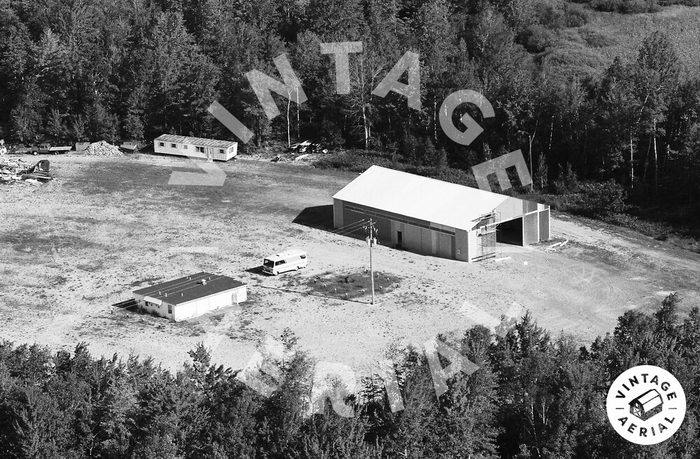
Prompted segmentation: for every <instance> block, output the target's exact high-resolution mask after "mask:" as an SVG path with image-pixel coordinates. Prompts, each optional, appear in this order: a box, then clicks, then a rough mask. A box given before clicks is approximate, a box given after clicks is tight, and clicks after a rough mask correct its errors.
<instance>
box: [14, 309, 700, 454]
mask: <svg viewBox="0 0 700 459" xmlns="http://www.w3.org/2000/svg"><path fill="white" fill-rule="evenodd" d="M677 308H678V300H677V298H676V297H675V296H670V297H669V298H667V299H666V300H665V301H664V302H663V304H662V306H661V307H660V308H659V310H658V311H657V312H656V313H655V314H653V315H645V314H643V313H639V312H635V311H628V312H626V313H625V314H624V315H622V316H621V317H620V318H619V320H618V324H617V327H616V328H615V331H614V333H613V334H611V335H606V336H605V337H603V338H598V339H596V340H595V341H594V342H593V343H592V344H591V345H590V346H589V347H582V348H579V347H577V345H576V344H575V343H574V341H573V340H572V339H571V338H568V337H565V336H561V337H559V338H556V339H553V338H551V337H550V336H549V334H548V333H546V332H545V331H543V330H542V329H541V328H540V327H538V326H537V324H536V323H533V321H532V319H531V318H530V316H529V315H526V316H525V317H523V318H522V319H521V320H520V321H518V322H517V323H516V324H514V325H512V326H511V327H510V329H508V331H507V333H505V334H499V335H500V336H495V335H493V334H492V333H491V332H490V331H489V330H488V329H486V328H484V327H474V328H472V329H470V330H469V331H467V332H466V333H465V334H464V336H463V337H462V339H461V341H460V342H456V343H450V345H451V346H452V347H454V348H455V349H460V352H461V353H462V354H463V355H464V356H466V357H467V358H469V359H470V360H471V361H472V362H474V363H476V364H477V365H478V366H479V367H480V368H479V369H478V370H477V371H476V372H474V373H472V374H471V375H469V376H466V374H465V373H459V374H458V375H457V376H455V377H453V378H452V379H451V380H449V384H448V391H447V392H446V393H445V394H443V395H442V396H441V397H440V399H439V400H437V399H436V395H435V390H434V388H433V380H432V377H431V373H430V370H429V366H428V364H427V362H426V359H425V357H424V356H423V355H422V354H420V353H419V352H417V351H416V350H415V349H410V348H409V349H404V350H403V351H401V352H398V353H396V354H395V355H394V356H393V357H394V359H398V360H395V362H398V363H397V364H396V370H397V373H398V375H399V377H398V381H399V388H400V391H401V394H402V396H403V403H404V406H405V409H404V410H403V411H397V412H395V413H392V412H391V410H390V409H389V404H388V397H387V394H386V392H384V391H383V389H382V387H381V386H380V385H379V384H378V383H377V379H376V378H368V379H366V380H364V383H363V387H364V390H363V392H362V393H361V394H360V395H359V396H358V397H357V398H355V396H350V397H349V398H348V399H347V400H346V401H347V403H348V404H349V405H351V406H353V407H354V409H353V410H352V411H353V412H354V415H352V416H351V417H341V416H338V415H337V414H335V412H334V411H333V409H331V406H330V401H329V402H328V403H327V409H326V413H325V414H315V415H313V416H307V415H305V413H307V412H308V405H307V403H308V402H307V400H308V399H309V397H310V395H311V382H312V379H313V376H312V372H313V362H312V361H311V360H310V359H309V358H308V357H307V356H306V355H305V354H304V353H303V352H302V351H300V350H298V349H297V348H296V345H295V339H294V337H293V336H292V335H290V334H286V335H285V338H284V341H285V345H286V346H287V347H288V349H289V350H290V356H289V358H288V359H287V360H286V361H285V363H284V364H283V366H282V371H281V378H280V379H279V383H280V384H279V387H278V389H277V390H276V391H275V392H274V393H273V394H272V396H271V397H269V398H264V397H262V396H261V395H259V394H258V393H257V392H255V391H254V390H253V389H250V388H249V387H248V386H246V385H244V384H243V383H241V382H240V381H239V380H238V379H236V378H235V376H236V372H233V371H231V370H229V369H223V368H221V367H220V366H216V365H214V364H212V363H211V362H210V359H209V355H208V353H207V351H206V350H205V349H203V348H202V347H201V346H200V347H199V348H198V349H197V350H195V351H193V352H191V356H192V363H191V364H187V365H185V367H184V369H183V370H182V371H180V372H178V373H177V374H176V375H173V374H171V373H169V372H168V371H165V370H163V369H161V368H160V367H159V366H156V365H155V364H154V363H153V362H152V361H150V360H145V361H139V360H138V359H137V358H136V357H130V358H129V359H128V360H126V361H122V360H120V359H118V358H117V357H116V356H115V357H114V358H112V359H104V358H103V359H99V360H96V359H93V358H92V357H91V356H90V355H89V353H88V351H87V349H86V347H85V346H84V345H79V346H78V347H77V348H76V350H75V352H74V353H69V352H64V351H60V352H58V353H55V354H52V353H51V352H49V351H48V350H46V349H44V348H41V347H39V346H27V345H22V346H13V345H12V344H10V343H8V342H5V343H2V344H0V456H2V457H8V458H13V457H87V456H90V457H154V458H155V457H495V456H500V457H511V458H515V457H519V458H527V457H532V458H555V457H556V458H565V457H590V458H607V457H609V458H613V457H639V458H645V457H646V458H652V457H654V458H656V457H675V458H690V457H698V455H699V454H700V435H698V434H699V430H698V427H699V426H698V421H699V420H700V406H699V405H698V402H700V399H699V397H700V316H699V313H698V309H697V308H694V309H693V310H692V311H691V312H690V314H689V316H687V317H686V318H679V317H678V310H677ZM446 364H447V362H445V365H446ZM639 364H651V365H657V366H660V367H662V368H665V369H667V370H668V371H670V372H671V373H672V374H674V375H675V376H676V378H678V380H679V381H680V383H681V385H682V386H683V388H684V390H685V394H686V396H687V399H688V411H687V414H686V418H685V421H684V423H683V425H682V426H681V428H680V430H679V431H678V432H677V433H676V434H675V435H674V436H673V437H672V438H671V439H669V440H667V441H666V442H663V443H661V444H658V445H655V446H638V445H635V444H633V443H630V442H628V441H626V440H624V439H622V437H620V436H619V435H618V434H617V433H616V432H615V431H614V430H613V429H612V427H611V426H610V424H609V422H608V419H607V416H606V411H605V398H606V395H607V391H608V388H609V386H610V384H611V383H612V381H613V380H614V379H615V378H616V377H617V375H619V374H620V373H622V372H623V371H624V370H626V369H627V368H629V367H632V366H635V365H639Z"/></svg>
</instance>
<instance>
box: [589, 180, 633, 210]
mask: <svg viewBox="0 0 700 459" xmlns="http://www.w3.org/2000/svg"><path fill="white" fill-rule="evenodd" d="M579 194H580V197H579V202H578V207H579V209H578V210H579V211H580V212H581V213H590V214H592V215H600V214H606V213H609V212H623V211H624V210H625V209H626V208H627V205H626V204H625V200H626V199H627V193H626V192H625V190H624V188H622V186H621V185H620V184H619V183H617V182H616V181H614V180H612V179H611V180H608V181H607V182H587V183H584V184H582V185H580V193H579Z"/></svg>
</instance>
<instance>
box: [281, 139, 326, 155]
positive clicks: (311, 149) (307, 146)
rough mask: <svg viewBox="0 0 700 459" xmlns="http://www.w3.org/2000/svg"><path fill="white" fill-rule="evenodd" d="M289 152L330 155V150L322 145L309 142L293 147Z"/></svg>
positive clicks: (296, 144)
mask: <svg viewBox="0 0 700 459" xmlns="http://www.w3.org/2000/svg"><path fill="white" fill-rule="evenodd" d="M289 151H293V152H296V153H328V149H327V148H324V147H323V146H322V145H321V144H320V143H313V142H311V141H309V140H305V141H303V142H299V143H295V144H293V145H291V146H290V147H289Z"/></svg>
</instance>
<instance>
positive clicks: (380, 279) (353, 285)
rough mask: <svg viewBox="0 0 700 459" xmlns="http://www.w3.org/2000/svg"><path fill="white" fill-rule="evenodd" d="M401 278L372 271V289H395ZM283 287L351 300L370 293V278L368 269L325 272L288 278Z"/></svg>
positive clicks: (377, 290) (379, 291) (378, 293)
mask: <svg viewBox="0 0 700 459" xmlns="http://www.w3.org/2000/svg"><path fill="white" fill-rule="evenodd" d="M401 281H402V278H400V277H398V276H395V275H393V274H389V273H385V272H375V273H374V291H375V294H377V295H382V294H386V293H389V292H391V291H393V290H395V289H396V288H397V287H398V286H399V285H400V283H401ZM284 288H286V289H289V290H300V289H301V290H303V291H304V292H306V293H309V294H314V295H319V296H324V297H329V298H337V299H339V300H352V299H356V298H361V297H364V296H366V295H370V294H371V280H370V277H369V270H367V271H364V272H362V273H348V274H336V273H332V272H330V271H329V272H326V273H323V274H320V275H317V276H313V277H310V278H294V277H290V278H288V280H287V282H286V284H285V285H284Z"/></svg>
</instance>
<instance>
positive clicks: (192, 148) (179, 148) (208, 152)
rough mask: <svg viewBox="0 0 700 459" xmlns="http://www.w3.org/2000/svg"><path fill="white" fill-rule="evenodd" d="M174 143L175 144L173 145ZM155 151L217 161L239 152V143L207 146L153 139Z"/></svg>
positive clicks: (231, 156)
mask: <svg viewBox="0 0 700 459" xmlns="http://www.w3.org/2000/svg"><path fill="white" fill-rule="evenodd" d="M173 145H174V146H173ZM153 151H154V152H155V153H158V154H162V155H174V156H187V157H190V158H202V159H208V158H211V159H213V160H215V161H228V160H229V159H231V158H233V157H234V156H236V154H238V144H237V143H234V144H233V145H231V146H230V147H228V148H219V147H206V146H202V145H197V144H192V143H175V142H166V141H164V140H158V139H156V140H154V141H153Z"/></svg>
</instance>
